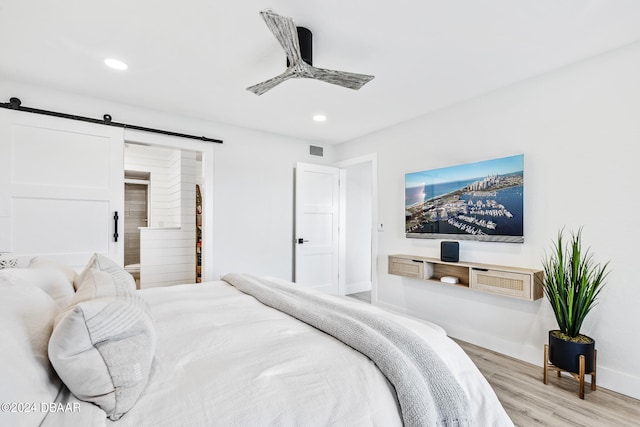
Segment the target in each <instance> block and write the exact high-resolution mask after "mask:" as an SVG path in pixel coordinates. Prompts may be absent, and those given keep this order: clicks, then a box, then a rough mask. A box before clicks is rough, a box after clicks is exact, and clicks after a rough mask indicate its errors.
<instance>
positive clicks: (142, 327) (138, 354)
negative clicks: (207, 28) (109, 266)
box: [49, 268, 156, 420]
mask: <svg viewBox="0 0 640 427" xmlns="http://www.w3.org/2000/svg"><path fill="white" fill-rule="evenodd" d="M82 276H83V280H82V282H81V283H79V285H80V287H79V288H78V291H77V292H76V294H75V296H74V297H73V300H72V302H71V305H70V306H69V307H68V308H67V309H66V310H64V311H63V312H62V313H60V315H59V316H58V317H57V318H56V323H55V327H54V330H53V334H52V335H51V340H50V341H49V359H50V360H51V363H52V364H53V366H54V368H55V370H56V372H57V373H58V375H59V376H60V378H61V379H62V381H63V382H64V383H65V384H66V386H67V387H68V388H69V390H71V392H72V393H73V394H74V395H76V396H77V397H78V398H79V399H81V400H85V401H89V402H93V403H95V404H97V405H98V406H100V407H101V408H102V409H103V410H104V411H105V412H106V413H107V416H108V417H109V418H111V419H112V420H118V419H119V418H120V417H121V416H122V415H124V414H125V413H126V412H127V411H128V410H129V409H131V408H132V407H133V405H134V404H135V403H136V401H137V400H138V397H139V396H140V393H141V392H142V390H144V388H145V386H146V384H147V380H148V378H149V371H150V369H151V363H152V361H153V355H154V353H155V347H156V335H155V328H154V324H153V321H152V319H151V315H150V312H149V308H148V306H147V304H146V302H145V301H144V300H143V299H142V298H141V297H140V296H138V294H137V293H136V291H135V290H131V289H128V287H127V286H128V285H126V284H124V283H122V282H120V281H118V280H116V279H115V278H114V277H113V276H112V275H110V274H109V273H106V272H104V271H100V270H97V269H93V268H92V269H89V270H87V271H86V272H83V274H82Z"/></svg>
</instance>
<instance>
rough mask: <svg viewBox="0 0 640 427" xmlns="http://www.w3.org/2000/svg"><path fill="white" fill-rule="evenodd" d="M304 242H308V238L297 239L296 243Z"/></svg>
mask: <svg viewBox="0 0 640 427" xmlns="http://www.w3.org/2000/svg"><path fill="white" fill-rule="evenodd" d="M306 242H308V240H305V239H298V244H299V245H301V244H303V243H306Z"/></svg>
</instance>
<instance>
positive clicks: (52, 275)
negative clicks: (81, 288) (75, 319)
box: [0, 266, 74, 309]
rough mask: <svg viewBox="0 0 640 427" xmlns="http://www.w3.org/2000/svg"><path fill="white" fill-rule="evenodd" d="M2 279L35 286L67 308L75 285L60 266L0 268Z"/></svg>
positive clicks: (60, 305) (0, 277)
mask: <svg viewBox="0 0 640 427" xmlns="http://www.w3.org/2000/svg"><path fill="white" fill-rule="evenodd" d="M0 280H6V281H8V282H9V283H12V284H15V285H18V286H35V287H38V288H40V289H42V290H43V291H44V292H45V293H46V294H48V295H49V296H50V297H51V298H52V299H53V300H54V301H55V302H56V303H57V304H58V306H59V308H60V309H63V308H65V307H66V306H67V305H68V304H69V302H70V301H71V298H72V297H73V292H74V291H73V285H72V283H71V282H70V281H69V279H68V277H67V276H66V275H65V274H64V273H63V272H62V271H61V270H60V269H58V268H54V267H44V266H43V267H39V268H9V269H5V270H0Z"/></svg>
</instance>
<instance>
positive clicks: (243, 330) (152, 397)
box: [44, 281, 513, 427]
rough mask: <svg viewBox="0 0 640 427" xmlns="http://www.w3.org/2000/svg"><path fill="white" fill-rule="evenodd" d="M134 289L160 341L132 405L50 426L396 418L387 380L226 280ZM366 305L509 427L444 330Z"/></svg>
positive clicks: (477, 409) (477, 408)
mask: <svg viewBox="0 0 640 427" xmlns="http://www.w3.org/2000/svg"><path fill="white" fill-rule="evenodd" d="M140 294H141V295H142V296H143V297H144V298H145V299H146V300H147V302H148V303H149V306H150V307H151V312H152V314H153V317H154V319H155V321H156V328H157V340H158V345H157V350H156V354H155V360H154V363H153V367H152V371H151V375H150V379H149V383H148V385H147V387H146V389H145V391H144V392H143V393H142V395H141V396H140V399H139V400H138V402H137V403H136V404H135V405H134V407H133V408H132V409H131V410H130V411H129V412H128V413H127V414H126V415H124V416H123V417H122V418H121V419H120V420H119V421H117V422H114V421H110V420H107V419H106V418H105V416H104V412H102V411H101V410H100V409H99V408H97V407H96V406H93V405H91V404H87V403H84V402H83V403H82V407H81V411H80V413H75V414H59V416H58V417H56V416H53V417H51V419H48V420H47V422H49V423H50V424H49V425H55V424H58V423H61V422H64V423H65V424H66V422H67V421H68V422H70V424H67V425H71V423H72V424H73V425H111V426H114V427H122V426H132V427H140V426H171V427H174V426H194V427H196V426H197V427H203V426H396V425H401V424H402V421H401V417H400V413H399V407H398V402H397V400H396V397H395V393H394V391H393V387H392V386H391V385H390V384H389V382H388V381H387V380H386V379H385V377H384V376H383V375H382V374H381V373H380V371H379V370H378V369H377V368H376V366H375V365H374V364H373V363H372V362H371V361H370V360H369V359H368V358H367V357H365V356H363V355H362V354H360V353H358V352H356V351H355V350H353V349H351V348H350V347H348V346H346V345H344V344H343V343H341V342H340V341H338V340H336V339H334V338H333V337H330V336H329V335H327V334H325V333H323V332H320V331H318V330H316V329H315V328H313V327H311V326H309V325H307V324H304V323H302V322H300V321H298V320H296V319H294V318H292V317H290V316H288V315H286V314H283V313H281V312H279V311H277V310H274V309H272V308H269V307H267V306H264V305H263V304H261V303H260V302H258V301H257V300H256V299H254V298H253V297H251V296H248V295H245V294H243V293H242V292H240V291H238V290H236V289H235V288H234V287H232V286H231V285H229V284H227V283H226V282H221V281H220V282H207V283H204V284H198V285H179V286H173V287H165V288H153V289H146V290H143V291H140ZM327 298H340V297H332V296H327ZM342 298H344V297H342ZM353 304H362V303H360V302H358V301H353ZM367 309H368V310H371V311H374V312H376V313H379V314H380V316H387V317H390V318H391V317H392V318H393V319H395V321H396V322H398V323H402V324H404V325H405V326H407V327H408V328H410V329H411V330H413V331H414V332H416V333H417V334H419V335H420V336H421V337H423V338H424V339H425V340H426V341H428V342H429V344H430V345H431V346H432V348H434V349H435V350H436V351H438V353H439V355H440V356H441V358H442V359H443V361H444V362H445V363H446V364H447V365H448V366H449V367H450V368H451V370H452V372H453V374H454V376H455V378H456V379H457V380H458V381H459V383H460V385H461V386H462V388H463V389H464V390H465V392H466V393H467V396H468V399H469V402H470V404H471V408H472V417H473V422H474V425H477V426H512V425H513V424H512V423H511V421H510V420H509V418H508V416H507V414H506V412H505V411H504V409H503V408H502V406H501V405H500V403H499V402H498V399H497V398H496V395H495V393H494V392H493V390H492V389H491V387H490V386H489V384H488V383H487V381H486V380H485V379H484V377H483V376H482V375H481V374H480V372H479V371H478V369H477V368H476V367H475V365H474V364H473V363H472V362H471V360H470V359H469V358H468V357H467V356H466V354H465V353H464V352H463V351H462V349H461V348H460V347H459V346H458V345H457V344H456V343H454V342H453V341H452V340H450V339H449V338H448V337H447V336H446V334H445V333H444V331H443V329H442V328H440V327H439V326H436V325H433V324H431V323H427V322H418V321H415V320H412V319H408V318H405V317H402V316H396V315H393V314H390V313H388V312H385V311H382V310H380V309H378V308H376V307H373V306H367ZM65 418H66V420H65ZM81 420H82V423H81V424H78V422H80V421H81ZM47 422H45V424H44V425H45V426H46V425H48V424H47Z"/></svg>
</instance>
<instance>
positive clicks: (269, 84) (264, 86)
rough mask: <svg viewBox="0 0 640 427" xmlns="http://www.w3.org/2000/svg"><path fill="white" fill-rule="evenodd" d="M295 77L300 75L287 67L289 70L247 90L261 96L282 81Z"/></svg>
mask: <svg viewBox="0 0 640 427" xmlns="http://www.w3.org/2000/svg"><path fill="white" fill-rule="evenodd" d="M294 77H299V76H298V75H297V74H296V73H295V72H294V71H293V70H292V69H291V68H287V70H286V71H285V72H284V73H282V74H280V75H277V76H275V77H273V78H271V79H269V80H265V81H263V82H262V83H258V84H255V85H253V86H249V87H248V88H247V90H248V91H249V92H253V93H255V94H256V95H258V96H259V95H262V94H263V93H265V92H266V91H268V90H271V89H273V88H274V87H276V86H278V85H279V84H280V83H282V82H284V81H286V80H289V79H291V78H294Z"/></svg>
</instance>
